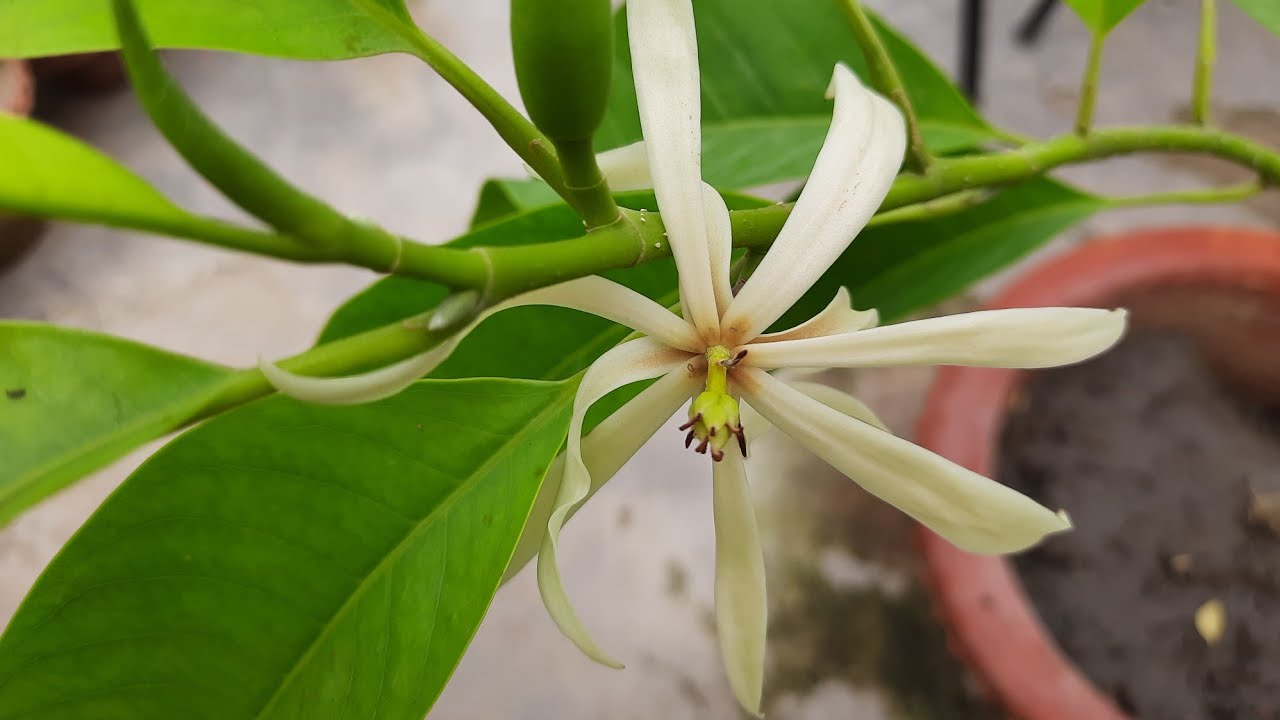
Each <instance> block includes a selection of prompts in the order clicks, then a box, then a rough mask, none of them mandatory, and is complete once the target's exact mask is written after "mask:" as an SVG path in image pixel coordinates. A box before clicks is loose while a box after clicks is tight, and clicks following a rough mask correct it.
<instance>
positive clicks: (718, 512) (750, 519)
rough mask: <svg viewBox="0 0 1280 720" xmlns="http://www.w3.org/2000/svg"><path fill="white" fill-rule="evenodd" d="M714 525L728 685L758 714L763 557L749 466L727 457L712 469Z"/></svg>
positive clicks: (720, 630) (764, 610)
mask: <svg viewBox="0 0 1280 720" xmlns="http://www.w3.org/2000/svg"><path fill="white" fill-rule="evenodd" d="M711 465H712V470H713V478H712V498H713V502H714V508H715V525H716V590H715V606H716V630H717V635H718V636H719V639H720V655H721V657H722V658H723V660H724V668H725V671H726V673H727V674H728V675H729V685H730V687H732V688H733V694H734V696H735V697H737V698H738V702H739V703H741V704H742V707H743V708H745V709H746V710H747V712H750V713H751V714H752V715H759V714H760V693H761V687H762V685H763V684H764V646H765V628H766V625H767V621H768V616H769V612H768V603H767V600H766V597H765V585H764V555H763V553H762V551H761V549H760V533H759V531H758V530H757V529H756V513H755V509H754V508H752V506H751V489H750V487H749V486H748V485H747V472H746V462H745V460H744V459H743V458H742V457H740V456H739V455H738V454H737V453H733V452H730V453H725V456H724V459H723V460H721V461H720V462H716V463H712V464H711Z"/></svg>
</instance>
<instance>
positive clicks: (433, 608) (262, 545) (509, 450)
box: [0, 380, 576, 720]
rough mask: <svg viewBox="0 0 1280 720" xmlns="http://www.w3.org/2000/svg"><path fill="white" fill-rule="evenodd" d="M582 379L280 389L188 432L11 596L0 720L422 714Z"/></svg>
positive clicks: (466, 637)
mask: <svg viewBox="0 0 1280 720" xmlns="http://www.w3.org/2000/svg"><path fill="white" fill-rule="evenodd" d="M575 389H576V383H574V382H572V381H569V382H560V383H534V382H528V381H514V380H467V381H429V382H424V383H419V384H418V385H416V386H414V387H411V388H409V389H408V390H406V391H405V392H404V393H402V394H401V395H399V396H397V397H395V398H391V399H388V400H385V401H382V402H379V403H375V404H372V405H365V406H357V407H344V408H333V407H316V406H306V405H301V404H298V403H295V402H292V401H289V400H286V399H284V398H280V397H276V398H271V399H268V400H265V401H261V402H257V403H253V404H251V405H248V406H245V407H243V408H240V409H238V410H235V411H233V412H231V413H228V414H226V415H223V416H221V417H218V418H216V419H214V420H211V421H209V422H208V423H206V424H204V425H202V426H200V427H198V428H196V429H194V430H192V431H190V432H188V433H186V434H185V435H183V436H182V437H180V438H178V439H177V440H176V441H174V442H173V443H171V444H170V445H169V446H168V447H166V448H164V449H163V450H161V451H160V452H159V453H157V454H156V455H155V456H154V457H152V458H151V459H150V460H148V461H147V463H146V464H144V465H143V466H142V467H141V468H140V469H139V470H138V471H137V472H136V473H134V475H133V476H132V477H131V478H129V480H128V481H127V482H126V483H125V484H124V485H123V486H122V487H121V488H120V490H118V491H117V492H116V493H115V494H114V495H112V496H111V498H110V499H108V500H107V502H106V503H105V504H104V505H103V506H102V507H101V508H100V509H99V510H98V512H97V513H95V514H94V516H93V517H92V518H91V519H90V520H89V521H88V523H86V524H85V526H84V527H83V528H82V529H81V530H80V532H79V533H78V534H77V535H76V536H75V538H73V539H72V540H71V542H70V543H68V544H67V546H66V547H65V548H63V550H62V552H61V553H59V555H58V557H57V558H55V559H54V561H53V563H52V564H51V565H50V566H49V568H48V569H47V570H46V571H45V573H44V575H42V576H41V578H40V580H39V581H38V582H37V583H36V586H35V588H34V589H33V590H32V591H31V594H30V595H28V596H27V598H26V600H25V601H24V602H23V605H22V607H21V608H20V609H19V610H18V613H17V615H16V616H15V617H14V619H13V621H12V623H11V624H10V625H9V628H8V629H7V631H6V632H5V634H4V636H3V638H0V716H3V717H14V718H16V717H31V718H36V717H38V718H41V719H42V720H72V719H77V720H78V719H80V718H85V719H88V718H93V719H94V720H97V719H99V718H129V719H130V720H149V719H155V720H173V719H174V718H184V719H189V720H203V719H208V720H283V719H285V718H289V719H297V720H325V719H326V718H332V719H333V720H339V719H342V720H345V719H348V718H373V717H375V716H376V717H377V718H380V719H385V720H419V719H420V718H421V717H422V716H423V714H424V713H425V712H426V711H427V709H428V708H429V707H430V706H431V704H432V702H434V700H435V698H436V697H437V696H438V695H439V693H440V690H441V688H442V687H443V686H444V683H445V681H446V680H447V679H448V677H449V676H450V675H451V674H452V672H453V669H454V667H455V666H456V665H457V662H458V659H459V658H460V657H461V655H462V652H463V650H464V649H465V648H466V646H467V644H468V643H469V642H470V639H471V636H472V634H473V633H474V632H475V629H476V627H477V626H478V625H479V623H480V620H481V618H482V617H483V615H484V613H485V610H486V608H487V607H488V605H489V602H490V600H491V599H492V597H493V594H494V592H495V590H496V588H497V586H498V583H499V580H500V579H501V577H502V572H503V569H504V568H505V566H506V564H507V561H508V559H509V558H510V556H511V553H512V550H513V549H514V547H515V543H516V539H517V537H518V536H519V534H520V531H521V528H522V526H523V524H524V521H525V518H526V516H527V514H528V512H529V508H530V507H531V505H532V502H533V498H534V495H535V494H536V493H537V491H538V488H539V486H540V484H541V482H542V476H543V473H544V472H545V469H546V467H547V465H548V464H549V463H550V461H551V459H552V457H553V456H554V455H555V453H556V451H557V450H558V448H559V447H560V445H561V442H562V441H563V439H564V433H565V429H566V427H567V425H568V418H569V412H570V408H571V405H572V401H573V395H574V392H575ZM445 440H447V442H446V441H445Z"/></svg>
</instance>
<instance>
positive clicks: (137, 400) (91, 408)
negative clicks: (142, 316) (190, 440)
mask: <svg viewBox="0 0 1280 720" xmlns="http://www.w3.org/2000/svg"><path fill="white" fill-rule="evenodd" d="M232 377H233V373H232V371H230V370H227V369H225V368H221V367H217V366H214V365H208V364H206V363H202V362H199V361H196V360H192V359H190V358H185V357H181V356H178V355H172V354H169V353H166V352H162V351H160V350H156V349H154V348H149V347H146V346H143V345H138V344H135V343H131V342H128V341H125V340H121V339H119V338H113V337H107V336H104V335H96V334H93V333H88V332H83V331H79V330H69V329H66V328H58V327H52V326H49V325H40V324H35V323H21V322H4V323H0V524H3V523H4V522H7V521H8V520H11V519H12V518H13V517H14V516H16V515H17V514H18V513H20V512H22V511H23V510H25V509H27V508H28V507H30V506H31V505H33V504H35V503H36V502H38V501H40V500H42V499H44V498H45V497H47V496H48V495H50V494H51V493H53V492H54V491H56V490H58V489H60V488H62V487H64V486H65V485H67V484H69V483H71V482H73V481H75V480H76V479H78V478H79V477H81V476H82V475H84V474H86V473H88V472H90V471H91V470H95V469H97V468H99V467H101V466H102V465H104V464H106V463H108V462H110V461H111V460H114V459H116V458H118V457H120V456H121V455H123V454H124V453H126V452H128V451H130V450H132V449H133V448H135V447H137V446H138V445H141V444H142V443H144V442H147V441H148V440H152V439H154V438H157V437H160V436H161V435H163V434H165V433H167V432H170V431H172V430H175V429H177V428H178V427H180V426H181V425H182V424H183V423H185V422H187V421H188V420H190V419H191V417H192V416H193V415H195V414H196V412H197V411H198V410H200V409H201V408H202V407H203V406H204V404H205V403H206V402H207V400H208V398H209V397H211V395H212V394H214V393H216V392H217V390H218V389H219V388H221V387H223V386H224V385H225V384H226V383H227V382H229V381H230V380H231V379H232Z"/></svg>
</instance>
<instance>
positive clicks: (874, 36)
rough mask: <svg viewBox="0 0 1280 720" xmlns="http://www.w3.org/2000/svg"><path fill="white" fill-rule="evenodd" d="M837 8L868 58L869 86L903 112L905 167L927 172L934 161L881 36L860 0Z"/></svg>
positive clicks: (846, 2)
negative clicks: (905, 150)
mask: <svg viewBox="0 0 1280 720" xmlns="http://www.w3.org/2000/svg"><path fill="white" fill-rule="evenodd" d="M840 8H841V9H842V10H843V11H844V16H845V19H846V20H848V22H849V27H850V28H851V29H852V30H853V34H854V36H855V37H856V38H857V40H858V45H859V47H861V48H862V55H863V57H865V58H866V59H867V68H868V70H869V71H870V73H871V81H872V84H873V85H875V88H876V89H877V90H879V91H880V92H881V93H883V94H884V95H885V96H887V97H888V98H889V99H890V100H892V101H893V102H894V103H895V104H896V105H897V106H898V107H899V108H900V109H901V110H902V117H903V119H904V120H905V121H906V124H907V140H908V144H907V167H909V168H910V169H912V170H914V171H916V172H919V173H923V172H925V171H926V170H928V169H929V165H930V163H931V162H932V161H933V158H932V156H930V155H929V150H928V148H926V147H925V144H924V135H923V134H921V132H920V121H919V119H918V118H917V117H916V111H915V108H914V107H912V105H911V98H910V97H909V96H908V95H907V89H906V87H905V86H904V85H903V84H902V77H901V76H900V75H899V74H898V68H897V66H896V65H894V63H893V58H891V57H889V51H888V50H886V49H885V47H884V43H883V42H881V41H880V34H879V33H877V32H876V28H875V25H873V24H872V23H871V18H869V17H868V16H867V13H866V12H865V11H864V10H863V8H862V2H861V0H843V1H842V2H841V3H840Z"/></svg>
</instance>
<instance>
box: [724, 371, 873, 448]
mask: <svg viewBox="0 0 1280 720" xmlns="http://www.w3.org/2000/svg"><path fill="white" fill-rule="evenodd" d="M800 375H801V373H797V372H796V371H795V370H790V369H788V370H779V371H777V372H776V373H773V379H775V380H779V381H781V382H784V383H786V384H787V385H790V386H791V388H792V389H794V390H799V391H800V392H802V393H804V394H805V395H808V396H809V397H811V398H813V399H814V400H817V401H818V402H820V403H822V404H823V405H826V406H827V407H829V408H832V409H833V410H837V411H839V412H842V413H844V414H845V415H848V416H849V417H851V418H853V419H855V420H861V421H862V422H864V423H866V424H868V425H870V426H872V427H874V428H879V429H880V430H883V431H885V432H892V431H891V430H889V426H888V425H885V424H884V421H883V420H881V419H880V418H879V417H878V416H877V415H876V413H875V411H874V410H872V409H871V408H870V407H867V404H866V403H864V402H862V401H861V400H859V399H858V398H856V397H854V396H852V395H850V394H849V393H846V392H843V391H840V390H837V389H835V388H833V387H831V386H830V385H823V384H822V383H819V382H814V381H812V380H803V379H801V378H800V377H799V376H800ZM805 375H807V373H805ZM741 415H742V430H743V432H744V433H745V434H746V436H747V440H749V441H750V440H756V439H758V438H760V437H761V436H763V435H767V434H768V433H769V432H770V431H771V430H773V423H771V422H769V421H768V420H766V419H765V417H764V416H763V415H761V414H760V411H758V410H756V409H755V408H753V407H751V403H748V402H743V403H741Z"/></svg>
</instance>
